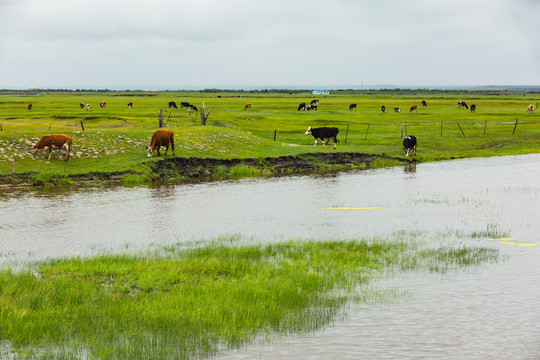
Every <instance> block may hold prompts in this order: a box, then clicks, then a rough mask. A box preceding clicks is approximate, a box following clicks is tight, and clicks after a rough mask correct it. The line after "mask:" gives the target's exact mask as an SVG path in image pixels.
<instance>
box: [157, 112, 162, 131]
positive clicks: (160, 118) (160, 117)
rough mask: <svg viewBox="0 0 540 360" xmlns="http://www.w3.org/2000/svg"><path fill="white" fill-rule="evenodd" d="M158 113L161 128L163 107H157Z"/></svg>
mask: <svg viewBox="0 0 540 360" xmlns="http://www.w3.org/2000/svg"><path fill="white" fill-rule="evenodd" d="M158 114H159V127H160V128H162V127H163V109H159V111H158Z"/></svg>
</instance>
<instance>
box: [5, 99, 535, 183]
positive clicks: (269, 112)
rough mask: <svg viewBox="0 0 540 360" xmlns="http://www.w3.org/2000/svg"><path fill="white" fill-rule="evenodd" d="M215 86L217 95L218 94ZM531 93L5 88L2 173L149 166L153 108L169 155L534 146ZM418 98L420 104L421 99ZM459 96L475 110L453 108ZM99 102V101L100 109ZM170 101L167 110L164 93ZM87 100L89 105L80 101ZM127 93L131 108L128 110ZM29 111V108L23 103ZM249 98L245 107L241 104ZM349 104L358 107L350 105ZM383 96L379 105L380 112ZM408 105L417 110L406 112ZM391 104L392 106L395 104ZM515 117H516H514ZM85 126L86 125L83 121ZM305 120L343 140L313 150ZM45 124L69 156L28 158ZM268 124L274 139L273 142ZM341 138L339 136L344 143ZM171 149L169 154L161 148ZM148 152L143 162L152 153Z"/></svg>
mask: <svg viewBox="0 0 540 360" xmlns="http://www.w3.org/2000/svg"><path fill="white" fill-rule="evenodd" d="M218 95H219V96H221V97H220V98H218ZM315 98H317V99H319V100H320V103H319V106H318V110H317V111H300V112H299V111H297V108H298V104H299V103H301V102H306V103H309V102H310V101H311V100H312V99H315ZM539 98H540V95H538V94H528V93H514V92H489V93H488V92H474V91H469V92H433V91H425V92H422V91H414V92H413V91H411V92H409V93H404V92H399V93H392V92H384V91H383V92H377V93H376V94H371V95H370V94H368V93H367V92H346V91H342V92H335V93H334V94H332V95H321V96H318V97H314V96H313V95H312V94H310V93H293V94H288V93H283V94H269V93H268V94H267V93H247V92H245V93H219V94H218V93H203V92H189V93H188V92H151V93H117V92H110V93H75V92H72V93H56V92H51V93H46V92H42V93H39V94H34V93H32V94H31V95H30V94H24V93H11V94H9V93H6V92H4V93H3V95H0V125H1V130H2V131H0V175H2V176H9V175H11V174H12V171H13V163H14V164H15V166H14V168H15V174H23V173H44V174H59V175H61V176H69V175H72V174H85V173H99V172H104V173H107V172H118V171H131V172H133V173H137V172H142V173H144V172H148V171H149V170H148V168H147V167H145V165H144V163H147V162H148V160H149V159H148V158H147V157H146V150H145V147H146V146H148V145H149V142H150V137H151V135H152V133H153V132H154V131H155V130H157V129H158V111H159V109H163V118H164V122H165V123H166V122H167V119H168V117H169V114H170V118H169V123H168V125H166V127H167V128H170V129H171V130H173V131H174V133H175V139H176V146H177V149H176V156H180V157H192V156H196V157H209V158H248V157H249V158H252V157H255V158H259V157H267V156H281V155H296V154H302V153H308V152H333V151H337V152H362V153H370V154H382V153H384V154H387V155H389V156H392V157H403V151H402V145H401V142H402V139H401V137H402V136H406V135H415V136H416V137H417V138H418V155H417V157H416V159H417V160H418V161H420V162H424V161H433V160H442V159H452V158H459V157H474V156H493V155H507V154H524V153H535V152H538V151H539V150H540V118H539V116H540V113H538V114H527V112H526V110H527V107H528V105H529V104H534V105H535V107H536V105H537V101H538V99H539ZM422 100H425V101H426V102H427V105H428V106H427V107H422V103H421V102H422ZM459 100H463V101H466V102H467V103H468V104H469V105H471V104H475V105H476V107H477V108H476V113H471V112H470V111H468V110H461V109H457V102H458V101H459ZM100 101H106V102H107V106H106V108H103V109H102V108H100V106H99V103H100ZM169 101H175V102H176V103H177V105H178V109H174V110H172V111H171V112H169V109H168V102H169ZM182 101H186V102H189V103H191V104H194V105H196V106H197V107H199V108H200V107H202V104H203V102H204V104H205V106H206V110H207V111H208V110H211V111H210V114H209V118H208V122H207V125H206V126H202V125H201V120H200V115H199V114H198V113H196V112H194V111H192V112H190V111H188V110H187V109H185V108H180V102H182ZM81 102H82V103H84V104H90V110H89V111H86V109H81V108H80V107H79V103H81ZM128 102H133V108H132V109H128V107H127V104H128ZM29 103H31V104H32V110H28V108H27V106H28V104H29ZM246 103H251V109H246V110H244V105H245V104H246ZM352 103H356V104H357V110H356V111H349V105H350V104H352ZM381 105H384V106H386V112H385V113H382V112H381ZM411 105H417V106H418V112H412V113H411V112H409V108H410V106H411ZM395 106H398V107H399V108H400V109H401V112H400V113H395V112H394V111H393V108H394V107H395ZM516 121H517V125H516ZM81 122H82V124H83V126H84V131H83V129H82V127H81ZM308 126H313V127H318V126H335V127H338V128H339V130H340V137H341V142H342V144H341V145H338V147H337V150H333V149H332V147H331V146H327V147H326V148H325V149H323V148H322V146H321V145H320V143H319V145H318V146H317V148H316V149H313V147H312V146H313V138H312V137H311V136H304V132H305V131H306V129H307V127H308ZM47 133H65V134H70V135H72V136H73V139H74V140H73V142H74V143H73V146H74V151H73V155H72V158H71V159H70V160H69V161H68V162H64V161H62V160H61V158H63V156H64V155H63V154H61V153H60V152H59V151H56V152H55V153H53V158H52V159H51V161H50V162H49V161H47V159H46V158H45V155H44V153H43V152H40V153H38V154H37V155H36V157H33V156H32V155H31V153H30V150H31V146H32V145H31V144H33V143H35V142H36V141H37V140H38V139H39V138H41V137H42V136H43V135H45V134H47ZM274 133H275V134H276V141H274ZM345 139H346V140H347V141H346V143H345ZM169 154H170V153H169ZM155 159H156V158H155V157H154V158H152V160H150V161H156V160H155Z"/></svg>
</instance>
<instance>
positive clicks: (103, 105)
mask: <svg viewBox="0 0 540 360" xmlns="http://www.w3.org/2000/svg"><path fill="white" fill-rule="evenodd" d="M99 107H100V108H102V109H103V108H104V107H107V102H106V101H100V103H99Z"/></svg>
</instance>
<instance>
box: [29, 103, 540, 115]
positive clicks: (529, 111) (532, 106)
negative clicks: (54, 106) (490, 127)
mask: <svg viewBox="0 0 540 360" xmlns="http://www.w3.org/2000/svg"><path fill="white" fill-rule="evenodd" d="M30 105H31V104H30ZM28 110H30V108H29V109H28ZM528 113H533V114H534V105H533V104H531V105H529V107H528V108H527V114H528Z"/></svg>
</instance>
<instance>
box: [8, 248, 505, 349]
mask: <svg viewBox="0 0 540 360" xmlns="http://www.w3.org/2000/svg"><path fill="white" fill-rule="evenodd" d="M235 242H236V241H235V239H234V238H224V239H222V241H213V242H210V243H209V244H205V245H204V246H197V247H194V248H188V247H186V246H185V245H184V244H179V245H178V246H171V247H168V248H164V249H161V250H160V251H159V252H153V253H146V254H142V255H99V256H95V257H91V258H69V259H59V260H51V261H48V262H43V263H39V264H37V265H36V267H35V268H34V269H32V270H31V271H26V272H19V273H15V272H13V271H11V270H6V269H4V270H2V271H1V272H0V343H2V342H3V343H7V344H9V345H8V347H9V348H10V349H11V350H10V352H11V351H13V352H16V354H17V355H21V357H27V358H62V357H63V358H69V357H72V356H73V354H76V356H75V357H87V358H97V359H116V358H132V359H135V358H137V359H140V358H152V359H169V358H171V359H173V358H174V359H179V358H180V359H181V358H191V357H207V356H213V355H215V354H217V353H219V352H220V351H221V350H223V349H224V348H237V347H241V346H243V345H245V344H247V343H249V342H252V341H254V340H255V339H257V338H260V336H261V335H263V334H272V333H275V332H277V333H279V334H291V333H293V334H294V333H304V332H307V331H312V330H315V329H318V328H320V327H321V326H325V325H327V324H328V323H330V322H331V321H332V320H333V319H335V318H336V315H338V314H339V313H340V311H342V309H343V306H344V305H345V304H346V303H347V302H349V301H351V299H359V297H358V289H359V287H363V286H365V285H367V284H368V283H369V280H370V279H371V277H372V276H374V275H375V274H382V273H384V272H385V270H386V269H388V268H393V267H396V266H399V265H400V263H402V262H403V258H404V257H413V258H414V257H416V255H415V251H414V249H415V246H411V245H410V244H408V243H407V242H405V241H402V240H401V239H398V240H397V241H395V242H392V243H391V242H383V241H374V240H358V241H288V242H283V243H278V244H270V245H259V246H248V245H238V244H235ZM461 252H463V254H461ZM468 252H469V250H468V249H466V248H464V249H461V250H460V253H455V252H451V251H447V250H443V252H442V253H443V254H444V256H440V254H441V253H440V252H437V251H436V252H434V253H432V252H426V253H421V255H420V256H419V258H429V259H433V260H435V261H437V262H443V263H445V262H453V261H454V259H455V258H456V257H458V258H461V257H467V253H468ZM484 256H487V257H494V256H496V255H495V254H493V253H489V254H484ZM479 259H480V260H482V259H484V260H485V257H479ZM409 262H410V263H421V261H413V260H410V261H409ZM458 262H459V264H460V265H469V264H470V263H469V262H463V261H458ZM5 348H6V347H4V349H5ZM41 349H46V350H43V351H42V350H41ZM50 349H54V351H53V350H50Z"/></svg>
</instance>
